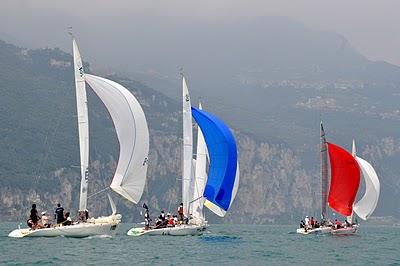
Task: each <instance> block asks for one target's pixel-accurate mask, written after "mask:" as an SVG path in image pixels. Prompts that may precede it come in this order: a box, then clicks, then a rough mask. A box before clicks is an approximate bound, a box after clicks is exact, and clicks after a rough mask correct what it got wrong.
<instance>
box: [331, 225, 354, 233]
mask: <svg viewBox="0 0 400 266" xmlns="http://www.w3.org/2000/svg"><path fill="white" fill-rule="evenodd" d="M357 230H358V225H352V226H351V227H344V228H339V229H332V234H333V235H352V234H355V233H357Z"/></svg>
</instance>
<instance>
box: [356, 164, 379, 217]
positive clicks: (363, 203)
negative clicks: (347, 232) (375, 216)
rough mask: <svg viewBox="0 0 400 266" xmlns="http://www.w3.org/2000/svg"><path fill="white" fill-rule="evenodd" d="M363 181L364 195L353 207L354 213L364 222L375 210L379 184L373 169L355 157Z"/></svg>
mask: <svg viewBox="0 0 400 266" xmlns="http://www.w3.org/2000/svg"><path fill="white" fill-rule="evenodd" d="M356 160H357V162H358V164H359V166H360V168H361V171H362V173H363V176H364V180H365V194H364V196H363V197H362V198H361V199H360V200H359V201H358V202H357V203H356V204H355V205H354V212H355V213H356V214H357V215H358V216H359V217H360V218H361V219H364V220H366V219H367V218H368V217H369V216H370V215H371V214H372V213H373V212H374V210H375V208H376V205H377V204H378V199H379V192H380V183H379V179H378V175H377V174H376V172H375V170H374V168H373V167H372V165H371V164H370V163H368V162H367V161H366V160H364V159H362V158H360V157H356Z"/></svg>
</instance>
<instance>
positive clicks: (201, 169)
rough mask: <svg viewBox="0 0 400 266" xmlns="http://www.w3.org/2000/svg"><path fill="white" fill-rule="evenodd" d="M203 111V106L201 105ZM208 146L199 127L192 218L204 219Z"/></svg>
mask: <svg viewBox="0 0 400 266" xmlns="http://www.w3.org/2000/svg"><path fill="white" fill-rule="evenodd" d="M199 109H200V110H201V109H202V107H201V104H199ZM206 168H207V145H206V142H205V140H204V136H203V133H202V132H201V129H200V127H197V150H196V168H195V177H194V190H193V197H192V201H193V203H192V216H193V217H195V218H201V219H204V214H203V203H204V199H203V193H204V188H205V186H206V182H207V169H206Z"/></svg>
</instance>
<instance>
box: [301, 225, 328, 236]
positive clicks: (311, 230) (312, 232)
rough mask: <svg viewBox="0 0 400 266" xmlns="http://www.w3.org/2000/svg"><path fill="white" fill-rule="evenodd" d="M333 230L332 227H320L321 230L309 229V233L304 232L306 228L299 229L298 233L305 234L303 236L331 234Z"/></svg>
mask: <svg viewBox="0 0 400 266" xmlns="http://www.w3.org/2000/svg"><path fill="white" fill-rule="evenodd" d="M331 231H332V229H331V228H330V227H320V228H314V229H308V230H307V231H306V230H304V228H298V229H297V230H296V233H298V234H303V235H309V234H314V235H315V234H330V233H331Z"/></svg>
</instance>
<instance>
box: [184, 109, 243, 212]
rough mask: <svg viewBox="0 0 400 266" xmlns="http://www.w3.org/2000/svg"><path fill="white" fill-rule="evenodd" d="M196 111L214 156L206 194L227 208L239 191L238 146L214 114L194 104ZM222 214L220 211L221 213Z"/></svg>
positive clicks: (194, 113) (224, 208)
mask: <svg viewBox="0 0 400 266" xmlns="http://www.w3.org/2000/svg"><path fill="white" fill-rule="evenodd" d="M192 114H193V117H194V119H195V120H196V122H197V124H198V125H199V127H200V128H201V131H202V132H203V135H204V138H205V142H206V144H207V149H208V153H209V156H210V167H209V174H208V179H207V184H206V187H205V190H204V197H205V198H206V200H207V201H208V202H209V203H208V204H207V202H206V203H205V205H206V206H207V205H211V206H212V204H213V205H216V206H218V207H219V208H222V209H223V210H224V211H227V210H228V209H229V207H230V205H231V203H232V200H233V198H234V196H235V190H236V191H237V187H236V186H237V185H236V186H235V183H237V184H238V179H239V175H237V173H238V160H237V147H236V142H235V139H234V137H233V135H232V133H231V131H230V130H229V128H228V127H227V126H226V125H225V124H224V123H223V122H222V121H221V120H220V119H219V118H217V117H215V116H214V115H212V114H210V113H208V112H205V111H203V110H200V109H197V108H194V107H192ZM207 207H208V206H207ZM217 214H218V213H217Z"/></svg>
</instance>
